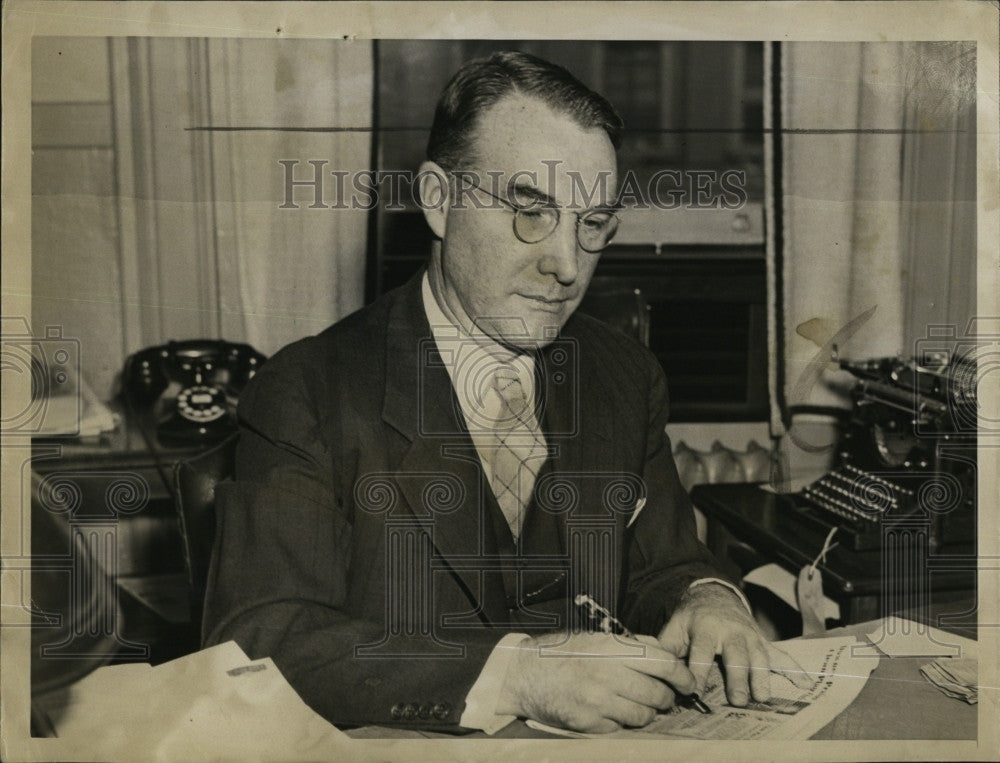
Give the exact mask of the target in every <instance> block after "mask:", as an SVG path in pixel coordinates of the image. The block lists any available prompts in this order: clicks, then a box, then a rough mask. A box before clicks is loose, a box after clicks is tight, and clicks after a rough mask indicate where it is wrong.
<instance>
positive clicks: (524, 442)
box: [492, 364, 548, 539]
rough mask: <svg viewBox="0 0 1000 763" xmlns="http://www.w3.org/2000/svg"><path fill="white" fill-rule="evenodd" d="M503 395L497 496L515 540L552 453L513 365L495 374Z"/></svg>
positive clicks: (494, 483) (498, 430)
mask: <svg viewBox="0 0 1000 763" xmlns="http://www.w3.org/2000/svg"><path fill="white" fill-rule="evenodd" d="M493 388H494V389H495V390H496V392H497V394H498V395H499V396H500V410H499V413H498V415H497V421H496V427H495V429H494V438H495V442H494V453H493V480H492V487H493V493H494V495H496V498H497V503H499V504H500V510H501V511H502V512H503V515H504V518H505V519H506V520H507V524H508V525H509V526H510V531H511V533H512V534H513V535H514V538H515V539H517V537H518V536H519V535H520V534H521V520H522V519H523V517H524V509H525V507H526V506H527V505H528V502H529V501H530V500H531V491H532V490H533V489H534V487H535V479H536V478H537V477H538V472H539V470H540V469H541V467H542V464H543V463H544V461H545V457H546V455H547V453H548V451H547V449H546V447H545V437H544V435H543V434H542V431H541V428H540V427H539V426H538V422H537V421H536V419H535V412H534V411H533V410H531V409H530V406H529V404H528V397H527V395H525V393H524V387H523V386H522V384H521V380H520V379H519V378H518V375H517V371H516V370H515V369H514V367H513V366H512V365H510V364H504V365H503V366H501V367H500V368H499V369H498V370H497V371H496V372H495V373H494V375H493Z"/></svg>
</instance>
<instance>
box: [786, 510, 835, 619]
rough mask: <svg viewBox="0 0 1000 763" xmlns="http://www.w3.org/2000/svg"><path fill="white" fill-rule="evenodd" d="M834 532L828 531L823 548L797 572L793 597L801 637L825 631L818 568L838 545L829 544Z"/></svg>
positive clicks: (820, 574)
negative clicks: (796, 603) (798, 614)
mask: <svg viewBox="0 0 1000 763" xmlns="http://www.w3.org/2000/svg"><path fill="white" fill-rule="evenodd" d="M836 532H837V528H836V527H834V528H832V529H831V530H830V532H829V534H828V535H827V536H826V541H824V543H823V548H822V549H821V550H820V552H819V553H818V554H817V555H816V558H815V559H813V561H812V564H807V565H806V566H805V567H803V568H802V569H801V570H800V571H799V578H798V580H797V581H796V583H795V595H796V598H797V599H798V603H799V612H800V613H801V614H802V635H803V636H811V635H814V634H817V633H824V632H825V631H826V616H825V615H824V614H823V610H824V604H823V602H824V598H823V573H822V572H820V571H819V569H818V567H819V565H820V564H823V563H825V562H826V555H827V553H828V552H829V551H830V550H831V549H833V548H836V546H837V545H838V544H836V543H833V544H831V543H830V541H832V540H833V535H834V533H836Z"/></svg>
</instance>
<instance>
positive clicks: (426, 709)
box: [417, 702, 434, 721]
mask: <svg viewBox="0 0 1000 763" xmlns="http://www.w3.org/2000/svg"><path fill="white" fill-rule="evenodd" d="M433 710H434V707H433V706H432V705H430V704H429V703H427V702H424V703H422V704H421V705H420V709H419V710H417V715H419V716H420V717H421V718H422V719H423V720H425V721H426V720H427V719H428V718H430V717H431V713H432V712H433Z"/></svg>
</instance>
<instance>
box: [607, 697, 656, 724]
mask: <svg viewBox="0 0 1000 763" xmlns="http://www.w3.org/2000/svg"><path fill="white" fill-rule="evenodd" d="M603 714H604V716H605V717H606V718H609V719H611V720H613V721H615V722H616V723H620V724H621V725H622V726H635V727H640V726H645V725H647V724H648V723H649V722H650V721H652V720H653V718H655V717H656V709H655V708H652V707H650V706H649V705H643V704H641V703H639V702H633V701H632V700H630V699H625V697H612V698H611V699H610V700H608V702H607V704H606V705H605V706H604V708H603Z"/></svg>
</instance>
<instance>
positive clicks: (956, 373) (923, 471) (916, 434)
mask: <svg viewBox="0 0 1000 763" xmlns="http://www.w3.org/2000/svg"><path fill="white" fill-rule="evenodd" d="M840 366H841V368H843V369H845V370H847V371H849V372H850V373H851V374H853V375H854V376H855V377H856V378H857V382H856V383H855V386H854V388H853V390H852V399H853V406H852V410H851V413H850V418H849V420H848V421H847V424H846V426H845V427H844V430H843V432H842V434H841V438H840V442H839V447H838V454H837V462H836V463H837V465H836V467H835V468H834V469H833V471H831V472H829V473H827V474H826V475H824V476H823V477H822V478H821V479H819V480H817V481H816V482H814V483H812V484H811V485H809V486H807V487H806V488H805V489H804V490H802V491H801V492H799V493H796V494H794V495H786V496H783V498H784V499H785V501H786V503H790V504H791V506H790V509H791V510H789V511H786V514H787V516H788V517H789V518H790V519H791V520H792V521H793V522H796V521H797V522H801V523H803V524H806V525H809V526H811V527H812V528H813V529H816V530H819V531H821V532H822V531H828V530H829V528H832V527H834V526H836V527H837V528H838V533H837V540H838V541H839V542H840V543H841V544H842V545H845V546H847V547H849V548H853V549H854V550H856V551H864V550H871V549H876V548H879V547H880V546H881V543H882V535H883V529H884V526H885V524H886V523H898V522H900V521H906V522H914V521H918V522H919V521H926V523H927V527H928V531H929V534H930V538H929V545H930V547H931V548H932V549H934V548H939V547H941V546H945V545H953V544H966V543H971V542H973V541H974V540H975V514H976V512H975V501H976V414H977V407H976V380H977V379H976V363H975V360H974V358H969V357H968V356H965V357H949V356H948V355H947V354H942V353H937V354H932V355H930V356H929V357H924V358H920V359H918V358H913V359H909V360H904V359H900V358H879V359H874V360H868V361H861V362H855V361H849V360H842V361H840ZM787 508H788V507H787V506H786V509H787Z"/></svg>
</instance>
